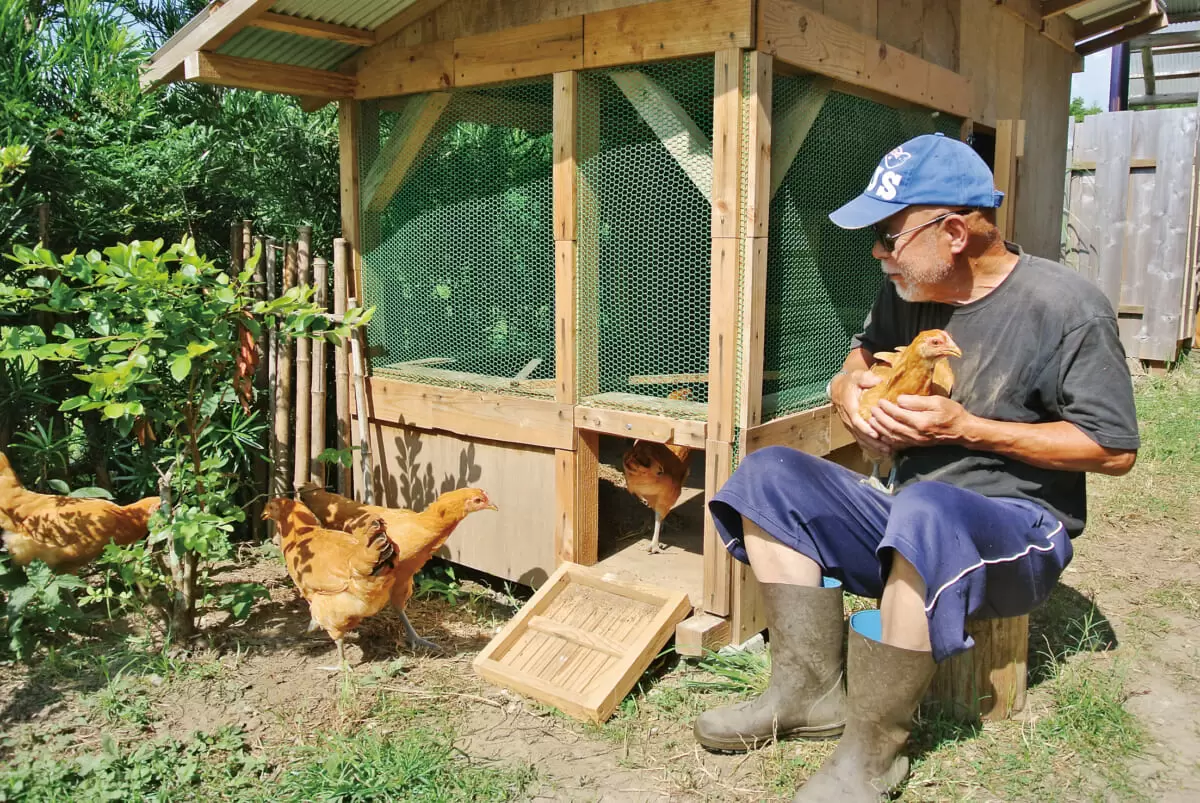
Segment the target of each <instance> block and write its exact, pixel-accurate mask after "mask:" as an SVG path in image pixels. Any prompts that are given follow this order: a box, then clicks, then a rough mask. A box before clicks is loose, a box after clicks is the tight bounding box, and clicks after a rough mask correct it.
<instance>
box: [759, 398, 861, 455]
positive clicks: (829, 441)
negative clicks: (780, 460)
mask: <svg viewBox="0 0 1200 803" xmlns="http://www.w3.org/2000/svg"><path fill="white" fill-rule="evenodd" d="M853 442H854V438H853V436H851V435H850V433H849V432H848V431H847V430H846V428H845V427H844V426H842V420H841V419H840V418H838V416H837V413H835V412H834V411H833V407H832V406H831V405H828V404H826V405H824V406H821V407H817V408H815V409H812V410H805V411H803V412H800V413H793V414H791V415H787V416H784V417H782V418H776V419H775V420H774V421H769V422H768V423H766V424H762V425H760V426H757V427H751V428H750V429H748V430H746V431H745V432H743V433H742V437H741V455H742V456H743V457H745V456H746V455H748V454H750V453H752V452H756V451H758V450H759V449H764V448H766V447H767V446H790V447H791V448H793V449H799V450H800V451H802V452H807V453H808V454H811V455H816V456H817V457H824V456H825V455H827V454H829V453H830V452H832V451H833V450H834V449H840V448H841V447H843V446H846V445H847V444H850V443H853Z"/></svg>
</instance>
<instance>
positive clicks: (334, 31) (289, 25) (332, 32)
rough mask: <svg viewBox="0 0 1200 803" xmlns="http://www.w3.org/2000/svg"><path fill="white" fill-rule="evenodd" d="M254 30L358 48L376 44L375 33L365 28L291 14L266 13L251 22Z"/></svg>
mask: <svg viewBox="0 0 1200 803" xmlns="http://www.w3.org/2000/svg"><path fill="white" fill-rule="evenodd" d="M250 26H251V27H254V28H263V29H266V30H268V31H281V32H283V33H290V34H295V35H296V36H307V37H309V38H312V39H323V40H326V41H329V42H341V43H343V44H347V45H354V46H356V47H371V46H372V45H374V44H375V41H376V39H375V32H374V31H368V30H366V29H365V28H351V27H350V26H348V25H334V24H333V23H330V22H321V21H320V20H310V19H305V18H303V17H293V16H291V15H289V14H276V13H274V12H271V11H266V12H264V13H262V14H260V15H258V17H256V18H255V19H254V20H252V21H251V22H250Z"/></svg>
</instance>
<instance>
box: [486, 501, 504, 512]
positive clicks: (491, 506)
mask: <svg viewBox="0 0 1200 803" xmlns="http://www.w3.org/2000/svg"><path fill="white" fill-rule="evenodd" d="M484 510H495V511H499V510H500V508H498V507H496V505H495V504H494V503H492V502H488V503H487V506H485V507H484Z"/></svg>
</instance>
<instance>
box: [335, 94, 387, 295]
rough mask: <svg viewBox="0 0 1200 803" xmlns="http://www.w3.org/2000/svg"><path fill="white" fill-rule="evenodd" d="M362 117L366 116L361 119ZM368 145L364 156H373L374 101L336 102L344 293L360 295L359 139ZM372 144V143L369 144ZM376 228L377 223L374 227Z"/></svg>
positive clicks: (376, 126) (376, 124) (375, 130)
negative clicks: (345, 252) (346, 257)
mask: <svg viewBox="0 0 1200 803" xmlns="http://www.w3.org/2000/svg"><path fill="white" fill-rule="evenodd" d="M364 117H365V119H364ZM360 138H362V139H364V141H365V143H366V144H367V146H368V147H367V149H366V153H365V155H366V156H367V157H368V158H370V159H374V156H375V151H376V149H377V147H378V140H379V112H378V103H377V102H375V101H367V102H363V101H356V100H341V101H338V164H339V166H340V168H341V172H340V192H341V212H342V236H343V237H345V238H346V240H347V241H348V242H349V245H350V261H349V263H347V265H346V270H347V277H348V281H347V282H346V287H347V295H352V296H354V297H356V298H362V251H363V242H362V215H361V214H360V211H359V209H360V201H361V193H360V187H359V166H358V160H359V139H360ZM372 143H374V145H372ZM375 228H378V225H376V226H375Z"/></svg>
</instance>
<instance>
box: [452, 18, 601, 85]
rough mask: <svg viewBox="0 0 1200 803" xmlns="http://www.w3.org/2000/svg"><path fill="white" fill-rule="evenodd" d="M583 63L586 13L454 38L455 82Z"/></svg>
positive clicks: (547, 71)
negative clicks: (581, 15)
mask: <svg viewBox="0 0 1200 803" xmlns="http://www.w3.org/2000/svg"><path fill="white" fill-rule="evenodd" d="M581 66H583V17H567V18H566V19H560V20H550V21H549V22H543V23H539V24H537V25H524V26H521V27H520V28H510V29H507V30H502V31H497V32H495V33H488V34H480V35H479V36H468V37H465V38H462V39H456V40H454V85H455V86H477V85H479V84H494V83H498V82H500V81H514V80H518V79H521V78H533V77H535V76H539V75H550V74H551V73H555V72H560V71H563V70H576V69H579V68H580V67H581Z"/></svg>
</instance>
